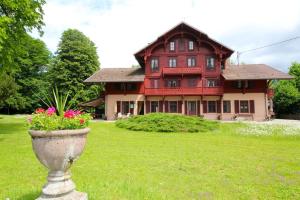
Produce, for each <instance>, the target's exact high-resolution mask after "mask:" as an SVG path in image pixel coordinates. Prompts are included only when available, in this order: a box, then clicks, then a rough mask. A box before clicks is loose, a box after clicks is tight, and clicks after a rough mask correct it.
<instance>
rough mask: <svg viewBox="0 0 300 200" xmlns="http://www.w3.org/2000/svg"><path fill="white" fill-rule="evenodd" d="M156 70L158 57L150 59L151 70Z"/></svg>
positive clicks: (157, 68)
mask: <svg viewBox="0 0 300 200" xmlns="http://www.w3.org/2000/svg"><path fill="white" fill-rule="evenodd" d="M158 70H159V66H158V58H152V59H151V71H152V72H157V71H158Z"/></svg>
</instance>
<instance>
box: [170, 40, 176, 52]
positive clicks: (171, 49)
mask: <svg viewBox="0 0 300 200" xmlns="http://www.w3.org/2000/svg"><path fill="white" fill-rule="evenodd" d="M170 51H175V42H174V41H172V42H170Z"/></svg>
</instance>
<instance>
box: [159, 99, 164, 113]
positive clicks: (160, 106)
mask: <svg viewBox="0 0 300 200" xmlns="http://www.w3.org/2000/svg"><path fill="white" fill-rule="evenodd" d="M158 104H159V105H158V107H159V112H163V106H164V102H163V101H159V102H158Z"/></svg>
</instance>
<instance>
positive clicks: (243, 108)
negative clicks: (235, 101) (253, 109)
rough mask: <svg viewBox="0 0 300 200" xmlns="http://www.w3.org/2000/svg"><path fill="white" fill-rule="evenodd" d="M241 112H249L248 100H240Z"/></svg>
mask: <svg viewBox="0 0 300 200" xmlns="http://www.w3.org/2000/svg"><path fill="white" fill-rule="evenodd" d="M240 112H241V113H249V102H248V101H240Z"/></svg>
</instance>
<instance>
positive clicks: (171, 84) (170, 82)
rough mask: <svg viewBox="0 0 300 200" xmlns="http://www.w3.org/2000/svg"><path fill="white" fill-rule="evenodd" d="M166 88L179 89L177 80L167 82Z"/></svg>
mask: <svg viewBox="0 0 300 200" xmlns="http://www.w3.org/2000/svg"><path fill="white" fill-rule="evenodd" d="M167 87H171V88H173V87H179V80H176V79H173V80H167Z"/></svg>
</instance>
